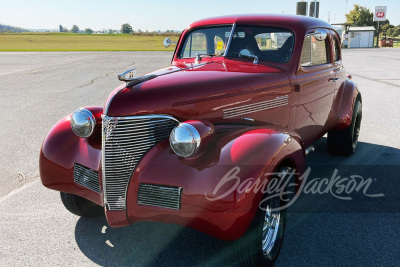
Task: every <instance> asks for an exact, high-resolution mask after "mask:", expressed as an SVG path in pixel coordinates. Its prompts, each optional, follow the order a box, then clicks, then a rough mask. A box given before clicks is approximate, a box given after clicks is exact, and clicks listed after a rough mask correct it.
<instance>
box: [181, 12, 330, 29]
mask: <svg viewBox="0 0 400 267" xmlns="http://www.w3.org/2000/svg"><path fill="white" fill-rule="evenodd" d="M233 23H236V24H239V25H242V24H243V25H269V26H280V27H286V28H290V29H293V30H296V29H299V30H306V29H308V28H315V27H322V28H331V29H332V28H333V27H332V26H331V25H330V24H329V23H327V22H325V21H323V20H321V19H316V18H312V17H307V16H298V15H277V14H252V15H230V16H221V17H213V18H207V19H202V20H199V21H196V22H194V23H192V24H190V25H189V27H188V28H189V29H190V28H197V27H202V26H211V25H220V24H233Z"/></svg>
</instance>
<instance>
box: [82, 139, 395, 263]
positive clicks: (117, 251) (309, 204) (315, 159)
mask: <svg viewBox="0 0 400 267" xmlns="http://www.w3.org/2000/svg"><path fill="white" fill-rule="evenodd" d="M314 146H315V148H316V151H315V152H314V153H312V154H310V155H309V156H308V157H307V160H306V163H307V166H310V167H311V168H312V170H313V177H328V178H329V177H330V176H331V175H332V168H338V169H339V171H343V172H346V171H347V172H351V173H354V174H357V175H361V176H363V177H374V178H375V180H374V182H376V183H374V187H373V188H372V186H371V188H370V189H371V190H372V191H371V192H375V193H377V192H382V193H384V194H385V196H388V197H389V199H390V198H391V197H392V198H393V200H394V202H395V203H397V204H396V205H395V206H393V207H392V206H391V207H389V208H388V207H385V209H383V210H380V208H382V205H386V204H387V203H388V201H386V202H384V203H378V204H377V205H378V206H377V207H375V206H373V205H372V206H371V207H370V206H368V208H367V209H366V210H365V209H363V208H365V207H363V205H364V204H363V203H365V201H364V200H365V199H363V198H360V199H357V196H353V199H354V200H359V203H358V204H355V205H353V207H352V208H348V209H343V207H347V206H349V205H348V204H347V203H350V202H344V201H343V200H339V199H336V198H335V197H332V196H329V197H328V198H324V199H320V198H318V197H320V196H315V195H313V196H308V195H307V196H306V197H305V198H303V199H302V198H299V200H300V201H299V202H300V203H301V202H302V201H303V202H304V203H305V206H303V207H302V208H301V209H300V212H299V210H296V209H294V212H292V211H291V209H293V208H289V210H288V223H287V226H286V238H285V242H284V244H283V247H282V251H281V255H280V257H279V258H278V261H277V262H276V263H277V265H301V264H302V263H304V264H305V265H310V264H311V265H313V264H319V265H321V263H326V264H328V265H332V263H333V262H336V263H337V264H343V262H344V261H343V259H348V261H347V263H348V264H350V265H352V264H351V262H352V261H353V260H354V259H355V258H357V257H358V259H359V258H360V257H362V259H363V262H366V263H368V262H370V263H371V262H376V261H377V260H380V256H382V257H388V258H389V259H390V257H393V255H395V254H396V253H397V254H398V252H396V248H398V246H396V244H397V243H396V242H397V241H388V240H387V239H386V238H385V239H383V238H380V235H381V234H382V232H385V231H386V232H385V233H388V232H389V234H390V232H393V231H394V230H395V229H396V228H398V224H397V223H398V220H399V216H398V215H399V214H398V213H397V214H396V212H400V211H398V209H399V208H398V207H400V205H399V197H398V193H397V190H398V188H400V186H399V180H400V179H398V173H399V170H400V169H399V168H400V150H399V149H396V148H393V147H387V146H380V145H375V144H368V143H362V142H361V143H359V144H358V147H357V151H356V154H354V155H353V156H350V157H341V156H334V155H331V154H329V153H328V152H327V151H326V138H322V139H320V140H319V141H317V142H316V143H315V144H314ZM396 201H397V202H396ZM304 203H303V204H304ZM296 204H297V203H296ZM359 204H361V206H362V207H361V208H360V209H359V210H358V208H359V207H358V206H357V205H359ZM389 206H390V205H389ZM304 207H306V208H310V210H305V208H304ZM350 207H351V205H350ZM391 208H393V209H395V210H390V209H391ZM354 209H356V210H354ZM379 212H386V213H385V214H387V213H390V214H391V215H393V216H395V217H396V216H397V217H396V218H395V220H394V221H393V224H395V225H391V226H390V227H391V228H390V229H391V230H390V229H389V230H388V229H387V228H386V227H385V228H380V225H376V223H377V221H376V218H375V217H376V216H375V215H376V214H377V213H379ZM391 212H392V213H391ZM360 213H361V215H360V216H358V215H357V214H360ZM372 213H374V214H372ZM355 214H356V215H357V216H354V215H355ZM371 214H372V215H373V216H372V217H374V216H375V217H374V218H375V219H370V218H371ZM348 216H353V217H351V223H350V224H346V223H345V224H343V218H347V217H348ZM389 217H390V216H389ZM385 220H386V222H387V221H388V222H389V224H390V223H392V220H391V219H390V218H389V219H388V218H387V217H385ZM338 224H340V225H339V227H338ZM396 224H397V227H396ZM360 227H361V228H360ZM370 227H373V229H372V231H371V230H368V232H367V233H364V230H365V229H364V228H370ZM299 229H301V231H299ZM335 229H336V230H338V231H339V230H342V231H344V232H345V233H346V234H337V233H336V230H335ZM393 234H395V235H396V236H398V234H397V232H393ZM366 236H367V237H366ZM75 239H76V242H77V244H78V246H79V248H80V250H81V251H82V253H83V254H84V255H85V256H86V257H87V258H89V259H90V260H91V261H93V262H94V263H96V264H99V265H102V266H187V265H191V266H238V264H237V263H236V262H235V257H234V255H233V249H232V242H227V241H222V240H218V239H216V238H213V237H210V236H208V235H206V234H203V233H200V232H198V231H195V230H192V229H190V228H185V227H182V226H179V225H172V224H165V223H157V222H138V223H135V224H134V225H131V226H128V227H124V228H110V227H109V226H108V223H107V221H106V219H105V217H104V216H103V217H100V218H96V219H85V218H80V219H79V220H78V222H77V224H76V228H75ZM370 239H371V242H372V240H375V241H374V242H375V243H372V244H371V246H374V247H376V248H379V247H380V246H381V247H385V248H386V250H385V253H381V254H380V256H378V257H377V255H376V254H371V253H369V251H370V250H369V248H368V247H366V246H365V243H368V242H370ZM366 240H367V241H366ZM337 242H339V243H340V244H342V245H340V246H338V245H337ZM391 243H393V245H392V246H391ZM349 248H351V250H350V249H349ZM320 252H321V253H320ZM322 252H323V253H322ZM354 253H355V254H354ZM353 254H354V255H357V257H354V255H353ZM319 255H320V256H319ZM338 255H341V257H338ZM378 262H380V263H382V262H385V261H378ZM353 263H354V264H353V265H358V263H359V262H358V263H357V261H354V262H353ZM387 263H388V265H391V264H393V263H392V262H390V261H389V262H387Z"/></svg>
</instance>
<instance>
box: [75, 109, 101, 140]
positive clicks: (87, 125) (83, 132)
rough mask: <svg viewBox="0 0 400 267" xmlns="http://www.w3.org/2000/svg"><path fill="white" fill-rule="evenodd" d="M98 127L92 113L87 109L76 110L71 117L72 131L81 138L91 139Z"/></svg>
mask: <svg viewBox="0 0 400 267" xmlns="http://www.w3.org/2000/svg"><path fill="white" fill-rule="evenodd" d="M95 126H96V119H95V117H94V115H93V114H92V112H90V111H89V110H87V109H85V108H80V109H77V110H75V112H74V113H72V116H71V128H72V131H73V132H74V133H75V134H76V135H77V136H79V137H82V138H86V137H89V136H90V135H91V134H92V133H93V131H94V127H95Z"/></svg>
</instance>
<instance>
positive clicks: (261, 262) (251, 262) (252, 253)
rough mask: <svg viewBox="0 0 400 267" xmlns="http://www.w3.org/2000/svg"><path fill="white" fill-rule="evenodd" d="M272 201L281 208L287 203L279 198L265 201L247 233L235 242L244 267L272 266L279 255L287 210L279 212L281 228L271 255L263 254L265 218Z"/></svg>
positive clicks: (236, 252) (236, 250) (237, 255)
mask: <svg viewBox="0 0 400 267" xmlns="http://www.w3.org/2000/svg"><path fill="white" fill-rule="evenodd" d="M266 197H267V195H264V197H263V199H266ZM271 201H278V202H279V204H278V205H279V207H281V206H282V205H284V204H283V203H285V202H283V201H281V200H280V198H279V196H278V197H276V198H273V199H271V200H269V201H263V202H262V203H261V208H260V207H259V208H258V210H257V213H256V215H255V217H254V219H253V221H252V223H251V224H250V226H249V228H248V230H247V232H246V233H245V234H244V235H243V236H242V237H241V238H240V239H238V240H237V241H235V244H234V245H235V254H236V257H237V260H238V261H239V262H240V264H241V265H242V266H272V265H273V264H274V262H275V260H276V259H277V257H278V255H279V251H280V249H281V246H282V242H283V237H284V232H285V227H286V209H284V210H280V211H279V212H280V221H279V228H278V232H277V235H276V239H275V243H274V245H273V246H272V249H271V250H270V253H268V254H266V255H264V252H263V242H262V238H263V225H264V221H265V220H264V217H265V213H266V207H267V205H268V204H269V203H270V202H271Z"/></svg>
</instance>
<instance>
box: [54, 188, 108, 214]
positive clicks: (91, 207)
mask: <svg viewBox="0 0 400 267" xmlns="http://www.w3.org/2000/svg"><path fill="white" fill-rule="evenodd" d="M60 195H61V200H62V203H63V204H64V206H65V208H66V209H67V210H68V211H69V212H71V213H73V214H75V215H78V216H81V217H87V218H94V217H98V216H100V215H102V214H104V210H103V208H102V207H101V206H99V205H97V204H95V203H93V202H92V201H90V200H87V199H85V198H83V197H80V196H77V195H74V194H70V193H64V192H60Z"/></svg>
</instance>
